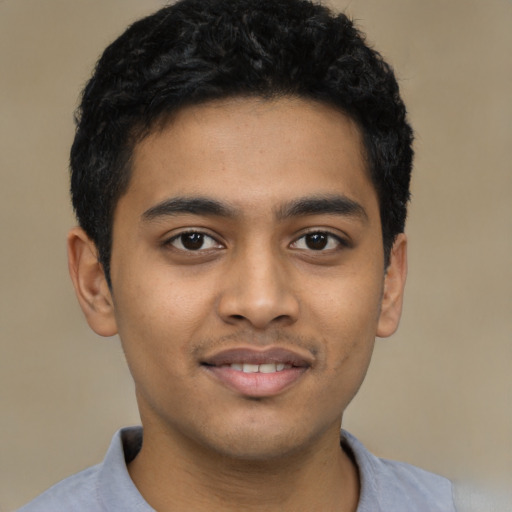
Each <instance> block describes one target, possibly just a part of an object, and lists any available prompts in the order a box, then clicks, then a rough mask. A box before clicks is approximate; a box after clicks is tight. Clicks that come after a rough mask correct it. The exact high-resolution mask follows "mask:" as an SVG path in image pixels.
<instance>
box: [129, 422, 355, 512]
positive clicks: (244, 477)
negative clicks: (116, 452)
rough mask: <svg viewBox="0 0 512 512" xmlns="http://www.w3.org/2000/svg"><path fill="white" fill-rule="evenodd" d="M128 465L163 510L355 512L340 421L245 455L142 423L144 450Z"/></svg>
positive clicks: (350, 465)
mask: <svg viewBox="0 0 512 512" xmlns="http://www.w3.org/2000/svg"><path fill="white" fill-rule="evenodd" d="M128 470H129V473H130V476H131V478H132V480H133V481H134V483H135V485H136V486H137V488H138V489H139V491H140V492H141V494H142V495H143V497H144V498H145V500H146V501H147V502H148V503H149V504H150V505H151V506H152V507H153V508H154V509H156V510H158V511H161V512H174V511H178V510H194V511H195V512H203V511H205V512H206V511H208V512H210V511H211V510H223V511H225V512H231V511H233V512H234V511H239V510H245V511H247V512H251V511H253V510H254V511H258V512H261V511H266V512H273V511H276V512H277V511H279V512H291V511H293V512H297V511H302V510H304V511H309V510H323V511H326V512H334V511H336V512H349V511H350V512H354V511H355V510H356V508H357V502H358V498H359V478H358V472H357V468H356V467H355V465H354V463H353V462H352V460H351V459H350V457H349V456H348V455H347V454H346V453H345V452H344V451H343V450H342V449H341V447H340V442H339V428H338V426H335V428H333V429H332V431H329V432H326V433H325V435H324V436H322V438H321V439H318V440H317V441H316V442H315V443H314V444H312V445H311V446H308V447H304V448H302V449H300V450H297V451H296V452H294V453H291V454H287V455H283V456H280V457H276V458H274V459H270V460H269V459H266V460H245V459H237V458H233V457H227V456H222V455H220V454H219V453H216V452H215V453H213V452H211V451H209V450H208V449H205V448H204V447H203V446H198V445H196V444H195V443H194V442H193V441H190V440H187V439H176V438H174V437H173V436H171V437H169V436H167V435H164V434H162V431H161V430H157V429H155V430H153V429H152V428H151V426H147V425H145V427H144V443H143V446H142V449H141V451H140V453H139V454H138V455H137V457H136V458H135V459H134V460H133V461H132V462H131V463H130V465H129V467H128Z"/></svg>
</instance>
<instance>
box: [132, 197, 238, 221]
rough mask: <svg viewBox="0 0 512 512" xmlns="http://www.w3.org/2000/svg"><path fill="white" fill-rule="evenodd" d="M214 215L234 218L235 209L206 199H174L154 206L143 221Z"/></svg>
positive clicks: (144, 214) (143, 215) (145, 213)
mask: <svg viewBox="0 0 512 512" xmlns="http://www.w3.org/2000/svg"><path fill="white" fill-rule="evenodd" d="M184 213H188V214H192V215H214V216H216V217H234V216H235V211H234V209H233V208H231V207H229V206H227V205H225V204H223V203H220V202H219V201H216V200H214V199H209V198H206V197H173V198H169V199H166V200H165V201H162V202H161V203H158V204H156V205H155V206H152V207H151V208H149V209H147V210H146V211H145V212H144V213H143V214H142V220H145V221H150V220H154V219H156V218H158V217H167V216H173V215H180V214H184Z"/></svg>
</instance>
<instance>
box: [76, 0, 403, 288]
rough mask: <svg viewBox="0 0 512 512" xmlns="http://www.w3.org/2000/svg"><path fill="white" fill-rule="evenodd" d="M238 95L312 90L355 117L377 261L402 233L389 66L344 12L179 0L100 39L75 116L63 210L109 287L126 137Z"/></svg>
mask: <svg viewBox="0 0 512 512" xmlns="http://www.w3.org/2000/svg"><path fill="white" fill-rule="evenodd" d="M244 96H246V97H247V96H251V97H262V98H269V99H272V98H279V97H285V96H291V97H299V98H305V99H311V100H315V101H319V102H323V103H325V104H328V105H331V106H333V107H335V108H337V109H340V110H341V111H342V112H344V113H345V114H346V115H348V116H349V117H350V118H352V119H353V120H354V121H355V122H356V123H357V125H358V126H359V129H360V130H361V132H362V135H363V142H364V149H365V157H366V161H367V165H368V171H369V176H370V178H371V180H372V183H373V185H374V187H375V189H376V192H377V195H378V199H379V206H380V216H381V224H382V236H383V243H384V254H385V259H386V264H387V261H388V258H389V254H390V250H391V247H392V245H393V241H394V240H395V238H396V236H397V234H398V233H401V232H403V230H404V225H405V219H406V215H407V203H408V200H409V183H410V175H411V167H412V157H413V150H412V139H413V135H412V130H411V127H410V125H409V124H408V122H407V119H406V109H405V106H404V104H403V102H402V100H401V98H400V95H399V88H398V84H397V81H396V79H395V76H394V73H393V70H392V69H391V67H390V66H389V65H388V64H387V63H386V62H385V61H384V60H383V59H382V57H381V55H380V54H379V53H378V52H376V51H375V50H374V49H372V48H371V47H370V46H369V45H367V44H366V42H365V37H364V35H363V34H361V32H360V31H359V30H358V29H356V28H355V27H354V24H353V23H352V22H351V21H350V20H349V19H348V17H347V16H346V15H344V14H334V13H333V12H331V11H330V10H329V9H328V8H327V7H324V6H322V5H319V4H315V3H313V2H310V1H308V0H272V1H269V0H180V1H178V2H176V3H175V4H173V5H169V6H167V7H164V8H163V9H161V10H159V11H157V12H156V13H155V14H153V15H151V16H148V17H146V18H143V19H141V20H139V21H137V22H136V23H134V24H133V25H131V26H130V27H129V28H128V29H127V30H126V31H125V32H124V33H123V34H122V35H121V36H120V37H119V38H118V39H117V40H115V41H114V42H113V43H112V44H111V45H110V46H108V47H107V49H106V50H105V52H104V53H103V55H102V56H101V58H100V59H99V61H98V63H97V65H96V68H95V71H94V74H93V76H92V78H91V79H90V80H89V82H88V83H87V85H86V87H85V89H84V91H83V94H82V99H81V104H80V106H79V108H78V110H77V112H76V116H75V118H76V125H77V128H76V135H75V139H74V142H73V146H72V149H71V159H70V167H71V195H72V201H73V207H74V209H75V212H76V215H77V218H78V222H79V224H80V225H81V226H82V228H83V229H84V230H85V232H86V233H87V235H88V236H89V237H90V238H91V239H92V240H93V242H94V243H95V244H96V247H97V249H98V253H99V260H100V262H101V264H102V266H103V269H104V271H105V276H106V278H107V281H108V283H109V285H110V284H111V282H110V256H111V246H112V227H113V216H114V210H115V207H116V204H117V201H118V200H119V198H120V197H121V196H122V195H123V193H124V192H126V190H127V187H128V185H129V180H130V173H131V156H132V152H133V148H134V146H135V144H136V143H137V142H139V141H140V140H142V139H143V138H144V137H145V136H146V135H147V134H148V133H150V132H151V130H153V129H155V127H156V126H157V125H158V124H159V123H162V122H164V121H165V119H166V118H168V117H169V116H170V115H171V114H172V113H174V112H176V110H177V109H180V108H182V107H184V106H187V105H191V104H198V103H201V102H206V101H209V100H214V99H223V98H229V97H244Z"/></svg>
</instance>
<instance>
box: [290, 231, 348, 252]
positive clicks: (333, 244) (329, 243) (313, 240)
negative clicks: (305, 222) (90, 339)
mask: <svg viewBox="0 0 512 512" xmlns="http://www.w3.org/2000/svg"><path fill="white" fill-rule="evenodd" d="M291 247H292V248H293V249H300V250H302V251H333V250H336V249H341V248H343V247H347V243H346V242H345V241H344V240H343V239H342V238H340V237H339V236H336V235H333V234H332V233H329V232H327V231H312V232H311V233H306V234H305V235H302V236H301V237H300V238H298V239H297V240H295V242H293V243H292V244H291Z"/></svg>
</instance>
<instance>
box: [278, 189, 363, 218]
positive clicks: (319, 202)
mask: <svg viewBox="0 0 512 512" xmlns="http://www.w3.org/2000/svg"><path fill="white" fill-rule="evenodd" d="M308 215H343V216H347V217H354V218H358V219H360V220H362V221H365V222H366V221H367V220H368V214H367V213H366V210H365V209H364V207H363V206H362V205H361V204H360V203H358V202H356V201H354V200H353V199H350V198H349V197H347V196H344V195H332V196H318V197H317V196H314V197H303V198H299V199H295V200H293V201H290V202H289V203H286V204H285V205H283V206H282V207H281V208H279V210H278V211H277V213H276V216H277V218H278V219H279V220H284V219H288V218H290V217H302V216H308Z"/></svg>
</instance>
